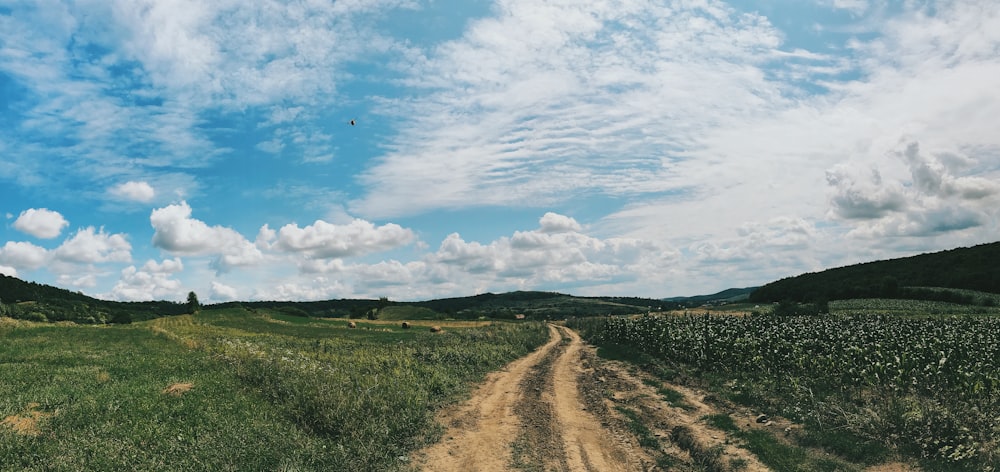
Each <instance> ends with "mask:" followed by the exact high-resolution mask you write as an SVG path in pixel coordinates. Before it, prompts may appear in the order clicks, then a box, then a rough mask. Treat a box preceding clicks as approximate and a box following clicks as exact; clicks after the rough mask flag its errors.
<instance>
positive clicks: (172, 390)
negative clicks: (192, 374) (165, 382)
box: [163, 382, 194, 397]
mask: <svg viewBox="0 0 1000 472" xmlns="http://www.w3.org/2000/svg"><path fill="white" fill-rule="evenodd" d="M192 388H194V384H193V383H191V382H178V383H175V384H171V385H170V386H168V387H167V388H165V389H163V394H164V395H172V396H175V397H179V396H181V395H184V394H185V393H187V392H189V391H191V389H192Z"/></svg>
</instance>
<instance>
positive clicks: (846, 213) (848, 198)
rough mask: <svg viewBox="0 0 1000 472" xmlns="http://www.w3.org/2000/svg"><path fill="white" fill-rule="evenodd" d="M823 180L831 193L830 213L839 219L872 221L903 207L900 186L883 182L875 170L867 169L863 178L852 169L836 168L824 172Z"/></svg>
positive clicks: (904, 199) (896, 183)
mask: <svg viewBox="0 0 1000 472" xmlns="http://www.w3.org/2000/svg"><path fill="white" fill-rule="evenodd" d="M826 181H827V184H829V185H830V186H831V187H833V190H834V195H833V197H832V199H831V203H832V204H833V211H834V213H836V215H837V216H840V217H841V218H847V219H876V218H881V217H883V216H886V215H888V214H890V213H892V212H898V211H902V210H904V209H905V208H906V206H907V201H908V199H907V197H906V195H905V194H904V190H903V186H902V185H900V184H899V183H898V182H883V180H882V175H881V174H880V173H879V171H878V170H877V169H870V170H869V174H868V175H867V176H864V175H863V172H862V171H859V170H858V169H856V168H852V167H847V166H838V167H835V168H833V169H831V170H828V171H827V173H826Z"/></svg>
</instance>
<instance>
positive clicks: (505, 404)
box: [415, 325, 653, 472]
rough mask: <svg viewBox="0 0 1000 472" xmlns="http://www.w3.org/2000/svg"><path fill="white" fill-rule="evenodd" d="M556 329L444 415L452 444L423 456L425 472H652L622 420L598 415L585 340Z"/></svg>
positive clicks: (647, 458) (446, 440)
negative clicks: (587, 385) (588, 381)
mask: <svg viewBox="0 0 1000 472" xmlns="http://www.w3.org/2000/svg"><path fill="white" fill-rule="evenodd" d="M549 330H550V339H549V341H548V343H546V344H545V345H544V346H542V347H541V348H539V349H538V350H536V351H535V352H533V353H531V354H529V355H528V356H525V357H523V358H521V359H518V360H517V361H514V362H513V363H511V364H509V365H508V366H507V367H506V368H504V369H503V370H502V371H500V372H497V373H494V374H491V375H489V376H488V377H487V380H486V382H485V383H484V384H483V385H482V386H480V387H479V388H478V389H477V390H476V391H475V392H474V393H473V396H472V398H471V399H469V400H468V401H466V402H465V403H463V404H461V405H459V406H457V407H456V408H454V409H453V410H450V411H446V412H444V413H443V414H442V415H441V417H440V418H439V420H440V421H441V422H442V423H444V424H445V425H446V426H447V427H448V428H447V431H446V432H445V434H444V439H443V440H442V441H441V442H439V443H437V444H435V445H432V446H430V447H429V448H427V449H425V450H423V451H420V452H418V453H417V454H415V457H416V461H415V463H416V465H417V467H418V468H419V469H420V470H425V471H440V472H450V471H463V472H465V471H509V470H519V469H521V470H523V469H530V470H560V471H602V472H603V471H610V472H615V471H622V472H626V471H644V470H648V467H649V465H650V464H652V462H653V461H652V459H651V458H650V456H649V455H648V454H646V453H645V452H644V451H643V450H642V449H641V448H640V447H638V446H637V445H636V442H635V440H634V438H631V437H630V436H629V435H628V434H627V433H625V432H624V430H623V428H621V423H620V422H616V421H614V419H613V418H610V417H609V416H604V415H610V412H609V410H607V409H604V410H603V415H602V416H597V415H595V414H594V413H593V412H592V411H593V410H595V408H590V407H588V404H589V402H587V399H586V398H584V395H581V379H585V378H586V377H587V376H586V375H584V374H585V372H584V371H585V369H584V368H582V367H581V364H582V361H581V358H582V356H583V353H584V351H585V349H587V348H586V347H585V346H584V344H583V342H582V341H581V340H580V338H579V336H578V335H576V333H575V332H573V331H571V330H569V329H567V328H563V327H556V326H554V325H550V326H549ZM584 391H585V392H586V390H584ZM598 410H599V409H598ZM613 423H614V424H613Z"/></svg>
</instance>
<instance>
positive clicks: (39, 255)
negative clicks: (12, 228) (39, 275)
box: [0, 241, 48, 270]
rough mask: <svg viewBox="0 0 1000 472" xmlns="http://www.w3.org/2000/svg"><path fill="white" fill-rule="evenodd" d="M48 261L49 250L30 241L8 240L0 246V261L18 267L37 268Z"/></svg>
mask: <svg viewBox="0 0 1000 472" xmlns="http://www.w3.org/2000/svg"><path fill="white" fill-rule="evenodd" d="M47 261H48V251H47V250H46V249H45V248H43V247H41V246H36V245H34V244H31V243H28V242H15V241H7V243H6V244H4V245H3V247H0V263H2V264H4V265H8V266H11V267H14V268H17V269H23V270H35V269H38V268H39V267H42V266H44V265H45V263H46V262H47Z"/></svg>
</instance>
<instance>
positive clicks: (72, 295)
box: [0, 274, 187, 324]
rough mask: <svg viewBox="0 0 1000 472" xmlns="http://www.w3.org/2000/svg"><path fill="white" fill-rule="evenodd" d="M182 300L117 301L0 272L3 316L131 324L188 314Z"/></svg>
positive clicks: (39, 319)
mask: <svg viewBox="0 0 1000 472" xmlns="http://www.w3.org/2000/svg"><path fill="white" fill-rule="evenodd" d="M186 311H187V307H186V306H185V305H184V304H182V303H174V302H168V301H151V302H115V301H108V300H99V299H96V298H93V297H88V296H86V295H84V294H82V293H78V292H71V291H69V290H65V289H61V288H57V287H52V286H50V285H43V284H37V283H34V282H26V281H24V280H21V279H18V278H16V277H10V276H7V275H2V274H0V316H9V317H12V318H22V319H28V320H33V321H72V322H74V323H84V324H94V323H97V324H103V323H129V322H131V321H132V320H146V319H152V318H158V317H161V316H168V315H179V314H182V313H185V312H186Z"/></svg>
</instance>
